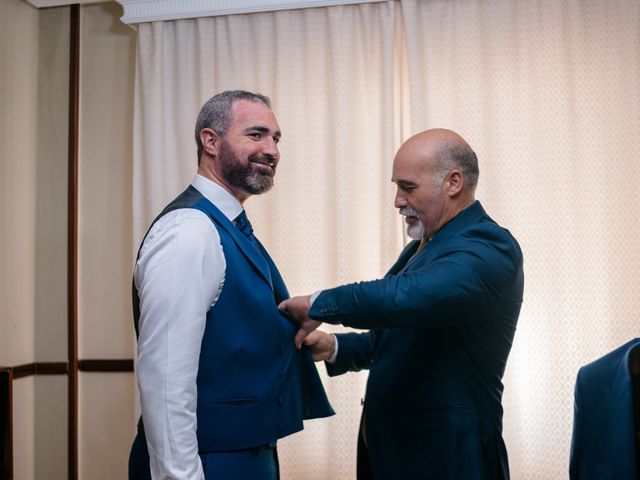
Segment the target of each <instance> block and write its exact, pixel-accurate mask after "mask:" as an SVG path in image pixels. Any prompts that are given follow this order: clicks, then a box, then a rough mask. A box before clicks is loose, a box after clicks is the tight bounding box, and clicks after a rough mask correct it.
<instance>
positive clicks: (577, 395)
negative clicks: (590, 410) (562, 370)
mask: <svg viewBox="0 0 640 480" xmlns="http://www.w3.org/2000/svg"><path fill="white" fill-rule="evenodd" d="M581 380H582V369H580V370H579V371H578V376H577V378H576V385H575V390H574V404H573V432H572V434H571V451H570V454H569V478H570V480H579V479H580V462H581V461H582V458H581V457H582V455H581V448H580V447H581V442H582V414H583V411H582V410H583V408H582V393H581V390H580V384H581Z"/></svg>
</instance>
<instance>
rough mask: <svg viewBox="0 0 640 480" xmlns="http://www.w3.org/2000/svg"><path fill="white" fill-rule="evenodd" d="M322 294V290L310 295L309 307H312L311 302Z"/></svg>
mask: <svg viewBox="0 0 640 480" xmlns="http://www.w3.org/2000/svg"><path fill="white" fill-rule="evenodd" d="M321 293H322V290H318V291H317V292H315V293H312V294H311V296H310V297H309V307H313V302H315V301H316V298H318V295H320V294H321Z"/></svg>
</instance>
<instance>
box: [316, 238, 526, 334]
mask: <svg viewBox="0 0 640 480" xmlns="http://www.w3.org/2000/svg"><path fill="white" fill-rule="evenodd" d="M427 253H428V254H429V253H431V254H433V256H434V258H430V259H429V260H428V261H427V260H425V261H421V263H419V264H416V265H414V266H412V267H411V268H409V269H407V270H405V271H403V272H401V273H400V274H398V275H387V276H386V277H385V278H382V279H380V280H373V281H368V282H358V283H352V284H349V285H344V286H340V287H336V288H332V289H329V290H324V291H323V292H321V293H320V295H319V296H318V298H317V299H316V300H315V302H314V303H313V307H312V308H311V311H310V313H309V315H310V316H311V317H312V318H314V319H317V320H321V321H323V322H326V323H331V324H343V325H345V326H349V327H353V328H359V329H374V328H415V327H421V326H423V327H438V326H451V325H454V324H456V323H462V322H465V321H472V320H473V319H474V318H476V316H475V315H474V313H475V312H477V311H479V310H486V309H488V308H492V307H495V305H497V304H498V303H499V302H501V301H503V300H504V299H505V297H506V296H507V295H508V294H509V293H511V291H512V290H513V289H514V285H515V284H516V282H521V281H522V255H521V252H520V250H519V247H518V246H517V244H516V243H515V241H514V240H513V238H512V237H511V236H510V235H509V234H508V232H506V231H505V230H503V229H501V228H500V227H498V226H495V228H486V227H484V228H480V227H476V228H473V229H469V230H468V231H466V232H463V234H461V235H459V236H458V237H457V238H456V239H454V240H451V241H450V242H449V243H448V244H447V245H446V247H445V248H443V249H441V251H440V252H427ZM514 301H522V298H521V295H520V296H519V298H516V299H514Z"/></svg>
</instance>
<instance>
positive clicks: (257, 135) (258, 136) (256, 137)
mask: <svg viewBox="0 0 640 480" xmlns="http://www.w3.org/2000/svg"><path fill="white" fill-rule="evenodd" d="M247 135H248V136H249V137H251V138H253V139H254V140H260V139H261V138H262V134H261V133H260V132H251V133H248V134H247Z"/></svg>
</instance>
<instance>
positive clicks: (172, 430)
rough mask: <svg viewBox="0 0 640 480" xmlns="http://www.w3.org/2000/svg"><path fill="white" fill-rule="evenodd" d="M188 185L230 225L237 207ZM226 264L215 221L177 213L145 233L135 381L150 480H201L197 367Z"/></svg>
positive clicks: (223, 194) (203, 185)
mask: <svg viewBox="0 0 640 480" xmlns="http://www.w3.org/2000/svg"><path fill="white" fill-rule="evenodd" d="M192 185H193V186H194V187H195V188H196V189H197V190H198V191H199V192H200V193H202V195H204V196H205V197H206V198H207V199H208V200H209V201H211V202H212V203H213V204H215V205H216V207H218V209H219V210H220V211H222V213H223V214H224V215H225V216H226V217H227V218H228V219H229V220H231V221H233V220H234V219H235V218H236V217H237V216H238V215H239V214H240V212H241V211H242V205H241V204H240V202H238V200H236V199H235V198H234V197H233V196H232V195H231V194H230V193H229V192H227V191H226V190H225V189H224V188H222V187H221V186H219V185H218V184H216V183H214V182H212V181H210V180H208V179H206V178H205V177H202V176H200V175H196V177H195V178H194V180H193V182H192ZM225 269H226V262H225V259H224V253H223V251H222V245H221V243H220V236H219V234H218V231H217V230H216V228H215V226H214V225H213V222H212V221H211V220H210V219H209V217H207V215H205V214H204V213H203V212H201V211H200V210H196V209H193V208H184V209H178V210H174V211H172V212H170V213H168V214H166V215H164V216H163V217H162V218H160V220H158V221H157V222H156V223H155V224H154V225H153V227H152V228H151V230H150V231H149V233H148V235H147V237H146V239H145V240H144V243H143V245H142V248H141V249H140V255H139V256H138V261H137V262H136V265H135V268H134V282H135V286H136V288H137V290H138V295H139V296H140V319H139V336H138V357H137V366H136V371H137V379H138V388H139V389H140V403H141V407H142V416H143V419H144V430H145V435H146V437H147V446H148V449H149V457H150V464H151V465H150V466H151V477H152V478H153V479H154V480H155V479H163V480H165V479H166V480H169V479H180V480H192V479H193V480H203V479H204V474H203V470H202V464H201V462H200V457H199V456H198V440H197V438H196V427H197V420H196V405H197V388H196V378H197V375H198V363H199V359H200V346H201V343H202V337H203V335H204V329H205V321H206V315H207V312H208V311H209V309H210V308H211V307H213V305H214V304H215V302H216V301H217V299H218V297H219V296H220V292H221V291H222V286H223V284H224V278H225Z"/></svg>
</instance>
